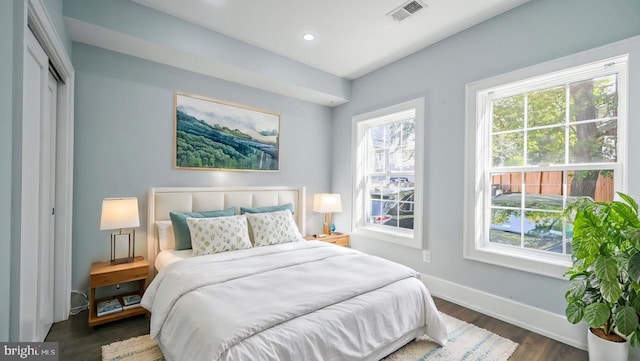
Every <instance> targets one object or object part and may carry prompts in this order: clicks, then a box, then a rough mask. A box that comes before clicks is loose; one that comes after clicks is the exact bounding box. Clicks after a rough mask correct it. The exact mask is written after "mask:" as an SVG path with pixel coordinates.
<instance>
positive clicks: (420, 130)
mask: <svg viewBox="0 0 640 361" xmlns="http://www.w3.org/2000/svg"><path fill="white" fill-rule="evenodd" d="M407 112H414V121H415V168H414V172H413V176H414V179H415V182H414V204H413V206H414V212H413V217H414V223H413V230H409V229H403V228H395V229H394V228H392V227H387V226H383V225H377V224H370V223H367V222H366V221H365V218H366V212H367V207H366V195H365V191H366V189H367V186H366V181H365V176H366V175H365V171H364V168H365V167H366V164H367V149H366V142H365V137H366V134H367V130H368V129H369V128H370V127H372V126H375V125H379V124H381V123H385V122H387V121H392V120H393V119H394V118H402V116H400V115H401V114H406V113H407ZM405 119H406V115H405ZM397 120H400V119H397ZM352 126H353V134H354V140H353V153H352V154H354V158H353V162H352V169H353V184H352V191H353V194H354V197H353V204H352V209H353V216H352V226H351V234H352V236H356V237H357V236H361V237H365V238H369V239H375V240H380V241H385V242H390V243H395V244H400V245H403V246H407V247H411V248H417V249H422V248H423V242H422V235H423V223H424V217H423V206H424V205H423V203H424V202H423V199H424V197H423V189H424V171H423V169H424V149H425V148H424V140H425V131H424V98H417V99H413V100H410V101H407V102H404V103H400V104H396V105H392V106H389V107H385V108H382V109H378V110H374V111H371V112H367V113H362V114H358V115H355V116H353V117H352ZM392 175H393V176H396V175H397V176H399V177H400V176H402V174H395V173H393V174H392ZM416 220H417V221H416Z"/></svg>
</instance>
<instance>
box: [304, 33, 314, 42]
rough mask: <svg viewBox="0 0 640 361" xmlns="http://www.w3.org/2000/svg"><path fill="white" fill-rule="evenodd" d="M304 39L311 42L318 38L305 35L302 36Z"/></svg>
mask: <svg viewBox="0 0 640 361" xmlns="http://www.w3.org/2000/svg"><path fill="white" fill-rule="evenodd" d="M302 38H303V39H304V40H307V41H311V40H313V39H315V38H316V37H315V36H313V34H304V35H303V36H302Z"/></svg>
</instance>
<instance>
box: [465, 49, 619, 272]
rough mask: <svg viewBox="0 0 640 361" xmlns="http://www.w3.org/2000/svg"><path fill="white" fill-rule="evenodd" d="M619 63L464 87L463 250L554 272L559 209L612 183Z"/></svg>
mask: <svg viewBox="0 0 640 361" xmlns="http://www.w3.org/2000/svg"><path fill="white" fill-rule="evenodd" d="M626 64H627V60H626V56H622V57H617V58H612V59H607V60H604V61H599V62H595V63H590V64H586V65H581V66H577V67H573V68H570V69H565V70H560V71H554V72H551V73H547V74H541V75H537V76H533V77H529V78H523V79H519V80H517V81H512V82H508V83H504V84H497V85H496V84H494V85H493V86H489V87H484V86H483V83H482V82H479V83H476V84H473V85H471V86H468V87H467V91H468V93H467V97H468V101H469V98H471V97H473V99H472V100H473V101H472V102H473V103H475V104H474V107H473V113H472V114H468V115H469V116H472V117H473V119H472V120H473V122H472V123H471V124H472V125H471V126H473V129H474V130H475V134H473V136H474V138H475V149H473V151H474V152H473V157H471V155H470V154H469V151H470V150H469V149H468V150H467V152H468V153H467V162H468V163H470V160H471V159H473V160H474V162H473V163H474V165H473V170H474V171H473V174H469V173H470V172H469V171H468V172H467V174H468V176H469V177H470V179H473V185H472V186H468V187H467V190H468V192H467V194H466V197H467V199H466V200H467V203H466V205H467V206H468V207H472V210H471V211H472V213H468V215H472V217H467V232H466V234H465V241H466V242H467V243H466V245H465V254H466V256H467V257H468V258H473V259H477V260H482V261H487V262H492V263H497V264H501V265H505V266H510V267H514V268H518V269H523V270H529V271H532V272H536V273H541V274H547V275H551V276H557V277H561V276H562V274H563V272H564V271H565V270H566V267H567V266H568V265H570V262H571V258H570V256H571V237H572V225H571V224H569V223H568V222H567V220H565V218H564V217H563V211H564V210H565V209H566V207H567V206H568V205H569V204H571V203H572V202H575V200H577V199H579V198H581V197H590V198H592V199H594V200H596V201H611V200H613V197H614V195H615V191H616V190H622V180H623V176H622V172H623V166H624V152H623V149H624V146H625V144H624V141H625V137H624V134H625V133H624V129H625V124H626V119H625V117H624V111H622V110H623V109H624V106H625V101H626V66H627V65H626ZM492 81H493V82H495V81H496V79H492ZM471 109H472V108H469V111H471ZM468 166H469V164H468ZM467 169H468V170H469V169H471V168H467ZM471 177H472V178H471ZM470 179H468V180H470ZM471 187H473V188H471ZM471 189H473V193H471V192H469V190H471Z"/></svg>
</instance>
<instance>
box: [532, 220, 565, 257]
mask: <svg viewBox="0 0 640 361" xmlns="http://www.w3.org/2000/svg"><path fill="white" fill-rule="evenodd" d="M524 217H525V220H524V233H525V240H524V247H525V248H533V249H538V250H543V251H550V252H559V253H562V214H561V213H552V212H534V211H526V212H524Z"/></svg>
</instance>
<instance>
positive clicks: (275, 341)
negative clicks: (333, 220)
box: [142, 242, 447, 361]
mask: <svg viewBox="0 0 640 361" xmlns="http://www.w3.org/2000/svg"><path fill="white" fill-rule="evenodd" d="M142 306H143V307H145V308H146V309H148V310H149V311H151V337H154V338H156V339H157V340H158V343H159V345H160V347H161V349H162V351H163V353H164V355H165V358H166V359H167V360H170V361H178V360H193V361H196V360H244V359H247V360H248V359H252V360H258V359H260V360H262V359H270V360H303V359H304V360H310V359H314V360H323V359H324V360H364V359H372V360H373V359H378V358H380V357H382V356H384V355H385V354H386V353H388V352H391V351H393V349H394V348H397V347H400V346H402V344H396V343H397V342H398V340H400V341H402V342H405V340H410V339H411V338H414V337H416V336H418V335H420V334H424V333H426V334H427V335H428V336H430V337H431V338H433V339H434V340H435V341H436V342H438V343H440V344H444V343H446V340H447V332H446V328H445V326H444V324H443V323H442V320H441V319H440V316H439V314H438V311H437V310H436V308H435V305H434V304H433V300H432V299H431V296H430V295H429V293H428V291H427V289H426V287H424V284H423V283H422V282H421V281H420V279H419V274H418V273H416V272H415V271H413V270H411V269H410V268H407V267H404V266H402V265H399V264H396V263H393V262H390V261H387V260H384V259H381V258H378V257H373V256H369V255H365V254H362V253H360V252H358V251H355V250H351V249H348V248H342V247H336V246H333V245H329V244H327V243H323V242H293V243H287V244H281V245H276V246H268V247H259V248H254V249H250V250H243V251H234V252H226V253H220V254H215V255H209V256H200V257H194V258H191V259H187V260H183V261H180V262H176V263H174V264H171V265H170V266H168V267H167V268H166V269H164V270H163V271H162V272H160V273H159V274H158V276H156V278H155V279H154V280H153V282H152V283H151V285H149V288H148V289H147V290H146V292H145V294H144V297H143V298H142ZM394 342H395V343H394ZM389 347H393V348H391V349H389Z"/></svg>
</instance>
